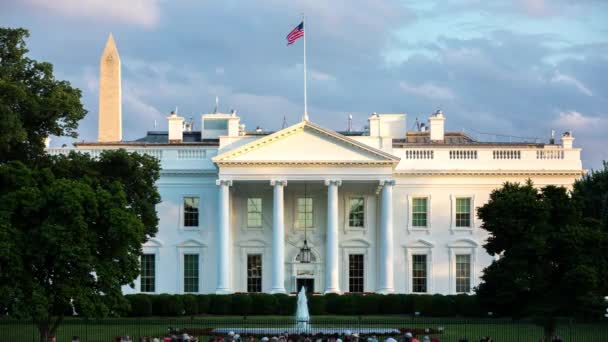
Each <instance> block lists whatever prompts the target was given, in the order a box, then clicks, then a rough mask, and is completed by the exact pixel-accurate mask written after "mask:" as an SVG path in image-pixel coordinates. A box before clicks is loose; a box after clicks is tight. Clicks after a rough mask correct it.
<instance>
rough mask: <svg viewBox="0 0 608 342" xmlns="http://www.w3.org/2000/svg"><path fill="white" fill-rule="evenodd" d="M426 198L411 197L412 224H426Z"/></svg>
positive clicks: (417, 225)
mask: <svg viewBox="0 0 608 342" xmlns="http://www.w3.org/2000/svg"><path fill="white" fill-rule="evenodd" d="M427 202H428V200H427V198H414V199H412V226H414V227H426V226H427V222H426V221H427Z"/></svg>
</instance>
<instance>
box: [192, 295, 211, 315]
mask: <svg viewBox="0 0 608 342" xmlns="http://www.w3.org/2000/svg"><path fill="white" fill-rule="evenodd" d="M196 300H197V302H198V313H199V314H208V313H210V312H209V304H210V302H211V295H196Z"/></svg>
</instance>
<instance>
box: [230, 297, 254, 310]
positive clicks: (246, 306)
mask: <svg viewBox="0 0 608 342" xmlns="http://www.w3.org/2000/svg"><path fill="white" fill-rule="evenodd" d="M252 313H255V310H254V309H253V306H252V300H251V297H250V296H249V295H248V294H247V293H237V294H234V295H232V314H233V315H249V314H252Z"/></svg>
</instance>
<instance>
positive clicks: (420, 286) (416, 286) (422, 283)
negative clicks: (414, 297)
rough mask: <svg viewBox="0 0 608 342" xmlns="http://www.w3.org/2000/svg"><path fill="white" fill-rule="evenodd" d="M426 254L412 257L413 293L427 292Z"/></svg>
mask: <svg viewBox="0 0 608 342" xmlns="http://www.w3.org/2000/svg"><path fill="white" fill-rule="evenodd" d="M426 274H427V270H426V254H420V255H412V292H426V291H427V289H426V284H427V276H426Z"/></svg>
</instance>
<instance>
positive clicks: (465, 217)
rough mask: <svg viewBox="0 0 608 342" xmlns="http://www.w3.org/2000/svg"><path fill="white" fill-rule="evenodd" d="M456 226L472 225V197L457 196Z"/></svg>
mask: <svg viewBox="0 0 608 342" xmlns="http://www.w3.org/2000/svg"><path fill="white" fill-rule="evenodd" d="M456 227H471V199H470V198H468V197H467V198H456Z"/></svg>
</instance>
